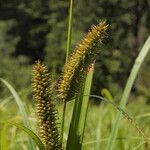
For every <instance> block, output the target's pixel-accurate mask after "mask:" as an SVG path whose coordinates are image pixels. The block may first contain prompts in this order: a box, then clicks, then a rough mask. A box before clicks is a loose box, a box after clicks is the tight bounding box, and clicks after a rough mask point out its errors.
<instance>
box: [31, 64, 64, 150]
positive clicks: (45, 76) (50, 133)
mask: <svg viewBox="0 0 150 150" xmlns="http://www.w3.org/2000/svg"><path fill="white" fill-rule="evenodd" d="M49 89H50V79H49V73H48V70H47V68H46V66H44V65H43V64H41V63H40V61H37V62H36V63H35V65H34V68H33V91H34V99H35V102H36V109H37V116H38V123H39V130H40V131H39V133H40V137H41V140H42V142H43V144H44V146H45V149H46V150H61V144H60V138H59V131H58V123H57V111H56V109H55V104H54V103H53V101H52V96H51V91H50V90H49ZM50 141H52V142H50Z"/></svg>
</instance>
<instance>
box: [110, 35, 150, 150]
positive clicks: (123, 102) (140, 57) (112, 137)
mask: <svg viewBox="0 0 150 150" xmlns="http://www.w3.org/2000/svg"><path fill="white" fill-rule="evenodd" d="M149 50H150V36H149V38H148V39H147V41H146V42H145V44H144V46H143V48H142V49H141V52H140V53H139V55H138V57H137V59H136V60H135V63H134V66H133V68H132V70H131V73H130V75H129V78H128V81H127V83H126V86H125V89H124V92H123V95H122V98H121V101H120V105H119V106H120V107H121V108H122V109H124V108H125V106H126V104H127V101H128V98H129V95H130V92H131V89H132V86H133V84H134V81H135V79H136V76H137V74H138V72H139V69H140V67H141V64H142V63H143V61H144V59H145V57H146V55H147V54H148V52H149ZM121 117H122V114H121V113H120V112H118V113H117V117H116V122H115V124H114V127H113V130H112V132H111V135H110V140H109V142H108V145H107V150H112V149H113V146H114V142H115V139H116V137H117V133H118V129H119V124H120V121H121Z"/></svg>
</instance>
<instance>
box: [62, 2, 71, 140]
mask: <svg viewBox="0 0 150 150" xmlns="http://www.w3.org/2000/svg"><path fill="white" fill-rule="evenodd" d="M72 14H73V0H70V10H69V22H68V36H67V49H66V63H67V61H68V57H69V52H70V46H71V34H72V19H73V17H72V16H73V15H72ZM66 105H67V102H64V104H63V114H62V123H61V136H60V138H61V140H60V141H61V143H63V132H64V122H65V112H66Z"/></svg>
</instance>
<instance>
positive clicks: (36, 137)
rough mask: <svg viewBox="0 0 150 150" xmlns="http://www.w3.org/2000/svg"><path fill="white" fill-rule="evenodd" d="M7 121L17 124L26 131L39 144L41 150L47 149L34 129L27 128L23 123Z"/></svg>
mask: <svg viewBox="0 0 150 150" xmlns="http://www.w3.org/2000/svg"><path fill="white" fill-rule="evenodd" d="M7 123H8V124H10V125H13V126H16V127H17V128H19V129H21V130H23V131H24V132H26V133H27V134H28V135H29V136H30V137H31V138H32V139H33V141H34V142H35V143H36V144H37V146H38V148H39V149H40V150H45V148H44V145H43V144H42V142H41V140H40V138H39V137H38V136H37V135H36V134H35V133H34V132H33V131H32V130H30V129H29V128H27V127H25V126H23V125H20V124H17V123H15V122H7ZM34 150H35V149H34Z"/></svg>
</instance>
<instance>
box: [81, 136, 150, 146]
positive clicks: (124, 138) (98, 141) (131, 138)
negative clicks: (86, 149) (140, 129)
mask: <svg viewBox="0 0 150 150" xmlns="http://www.w3.org/2000/svg"><path fill="white" fill-rule="evenodd" d="M108 140H109V138H103V139H100V140H93V141H89V142H85V143H83V146H87V145H91V144H96V143H101V142H107V141H108ZM116 140H129V141H130V140H135V141H136V140H143V138H142V137H118V138H116ZM147 140H149V141H150V139H149V138H148V139H147ZM145 143H146V142H143V143H140V144H139V145H138V146H139V147H140V145H141V146H142V144H145ZM138 146H137V147H138Z"/></svg>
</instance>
